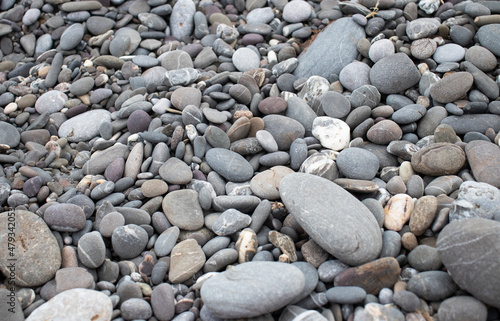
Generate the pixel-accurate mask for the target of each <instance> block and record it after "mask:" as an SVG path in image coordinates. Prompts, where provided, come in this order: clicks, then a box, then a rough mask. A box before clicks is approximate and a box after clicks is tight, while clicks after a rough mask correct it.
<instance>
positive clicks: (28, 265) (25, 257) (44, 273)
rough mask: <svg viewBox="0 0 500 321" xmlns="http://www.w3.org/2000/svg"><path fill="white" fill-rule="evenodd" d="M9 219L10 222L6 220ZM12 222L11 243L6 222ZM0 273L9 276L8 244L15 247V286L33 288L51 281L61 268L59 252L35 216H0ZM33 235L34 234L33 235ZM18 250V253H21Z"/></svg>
mask: <svg viewBox="0 0 500 321" xmlns="http://www.w3.org/2000/svg"><path fill="white" fill-rule="evenodd" d="M9 218H10V220H9ZM12 218H14V219H15V220H14V222H15V234H16V235H15V240H14V242H12V241H11V240H9V233H10V232H11V231H9V226H12V225H9V222H12ZM0 223H1V224H0V245H1V246H2V247H3V248H4V249H5V250H4V251H0V270H1V271H2V273H3V274H4V275H10V270H9V264H10V263H12V262H11V261H9V258H10V257H9V254H10V251H8V250H7V249H8V248H9V243H11V244H12V243H13V244H14V245H15V249H16V252H14V253H15V255H16V262H15V267H16V269H15V276H14V282H15V284H17V285H19V286H23V287H31V286H33V287H35V286H39V285H42V284H44V283H46V282H47V281H49V280H50V279H52V278H53V277H54V275H55V273H56V272H57V270H58V269H59V267H60V266H61V251H60V249H59V245H58V243H57V240H56V238H55V237H54V235H53V234H52V232H51V230H50V229H49V227H48V226H47V224H45V222H44V221H43V220H42V219H41V218H40V217H39V216H38V215H36V214H34V213H31V212H28V211H22V210H17V211H15V212H3V213H1V214H0ZM33 231H37V232H36V233H33ZM21 249H22V250H21Z"/></svg>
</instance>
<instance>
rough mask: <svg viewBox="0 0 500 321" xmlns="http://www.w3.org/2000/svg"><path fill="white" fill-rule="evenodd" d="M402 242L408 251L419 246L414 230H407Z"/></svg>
mask: <svg viewBox="0 0 500 321" xmlns="http://www.w3.org/2000/svg"><path fill="white" fill-rule="evenodd" d="M401 244H402V245H403V247H404V248H405V249H407V250H408V251H413V249H414V248H416V247H417V246H418V241H417V237H416V236H415V234H413V233H412V232H406V233H405V234H403V236H402V237H401Z"/></svg>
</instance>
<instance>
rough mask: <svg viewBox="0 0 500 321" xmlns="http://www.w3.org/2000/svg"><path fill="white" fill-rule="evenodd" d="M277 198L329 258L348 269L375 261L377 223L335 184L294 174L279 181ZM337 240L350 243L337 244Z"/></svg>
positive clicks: (378, 242)
mask: <svg viewBox="0 0 500 321" xmlns="http://www.w3.org/2000/svg"><path fill="white" fill-rule="evenodd" d="M280 195H281V199H282V200H283V202H284V204H285V206H286V207H287V209H288V210H289V211H290V213H291V214H292V216H293V217H294V218H295V220H297V222H298V223H299V224H300V225H301V227H302V228H303V229H304V230H305V231H306V232H307V233H308V234H309V236H311V238H312V239H313V240H314V241H315V242H316V243H318V245H320V246H321V247H322V248H323V249H325V250H326V251H328V252H329V253H330V254H332V255H334V256H335V257H337V258H339V259H340V260H342V261H343V262H345V263H347V264H351V265H360V264H363V263H366V262H369V261H372V260H374V259H376V258H377V257H378V255H379V253H380V250H381V249H382V235H381V233H380V229H379V227H378V223H377V221H376V220H375V218H374V216H373V215H372V214H371V213H370V211H369V210H368V209H367V208H366V207H365V206H364V205H362V203H361V202H359V201H358V200H357V199H355V198H354V197H352V195H351V194H349V193H348V192H346V191H345V190H344V189H342V188H340V187H339V186H338V185H336V184H335V183H332V182H330V181H328V180H326V179H324V178H321V177H317V176H314V175H309V174H303V173H294V174H290V175H287V176H285V178H283V179H282V180H281V183H280ZM333 204H336V205H335V206H334V205H333ZM312 213H314V215H311V214H312ZM333 231H335V232H333ZM339 238H341V239H343V240H350V241H348V242H345V241H342V242H339V241H337V240H339Z"/></svg>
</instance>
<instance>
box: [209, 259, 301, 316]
mask: <svg viewBox="0 0 500 321" xmlns="http://www.w3.org/2000/svg"><path fill="white" fill-rule="evenodd" d="M304 285H305V278H304V274H303V273H302V272H301V270H300V269H298V268H297V267H295V266H293V265H290V264H285V263H280V262H247V263H243V264H240V265H237V266H236V267H234V268H232V269H230V270H227V271H226V272H224V273H221V274H218V275H215V276H213V277H211V278H210V279H208V280H207V281H206V282H205V283H204V284H203V286H202V288H201V297H202V299H203V302H204V304H205V307H206V308H207V309H208V310H209V311H210V312H211V313H212V314H213V315H214V316H216V317H218V318H221V319H236V318H251V317H255V316H259V315H262V314H265V313H269V312H273V311H276V310H279V309H281V308H282V307H284V306H286V305H287V304H289V303H291V302H293V301H294V299H295V298H296V297H298V296H299V295H300V294H301V292H302V290H303V288H304Z"/></svg>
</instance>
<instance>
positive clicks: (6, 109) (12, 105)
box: [3, 103, 17, 115]
mask: <svg viewBox="0 0 500 321" xmlns="http://www.w3.org/2000/svg"><path fill="white" fill-rule="evenodd" d="M16 110H17V104H16V103H9V104H7V106H5V107H4V109H3V112H4V114H6V115H8V114H10V113H12V112H15V111H16Z"/></svg>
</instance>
